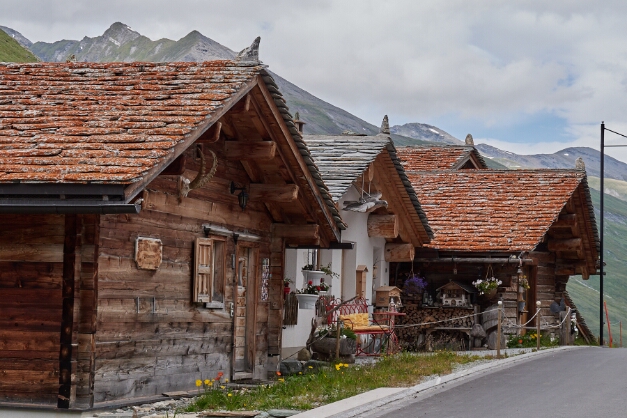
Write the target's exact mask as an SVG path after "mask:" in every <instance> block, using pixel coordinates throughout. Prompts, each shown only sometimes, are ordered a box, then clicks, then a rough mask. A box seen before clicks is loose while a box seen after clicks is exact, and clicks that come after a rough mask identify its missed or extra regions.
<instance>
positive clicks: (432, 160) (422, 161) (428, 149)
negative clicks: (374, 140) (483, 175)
mask: <svg viewBox="0 0 627 418" xmlns="http://www.w3.org/2000/svg"><path fill="white" fill-rule="evenodd" d="M397 152H398V156H399V158H400V159H401V161H402V163H403V167H404V168H405V170H406V171H425V170H454V169H457V168H460V167H461V166H463V165H464V164H465V163H466V162H467V161H468V160H470V159H471V157H474V159H475V160H476V161H477V162H478V163H479V165H480V168H483V169H486V168H488V166H487V165H486V163H485V160H484V159H483V157H482V156H481V154H480V153H479V151H477V150H476V148H475V147H473V146H463V145H434V146H432V145H425V146H416V147H399V148H397Z"/></svg>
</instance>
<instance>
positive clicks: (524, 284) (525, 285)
mask: <svg viewBox="0 0 627 418" xmlns="http://www.w3.org/2000/svg"><path fill="white" fill-rule="evenodd" d="M530 287H531V286H529V280H528V279H527V276H522V277H521V278H520V279H518V293H524V292H525V290H526V289H529V288H530Z"/></svg>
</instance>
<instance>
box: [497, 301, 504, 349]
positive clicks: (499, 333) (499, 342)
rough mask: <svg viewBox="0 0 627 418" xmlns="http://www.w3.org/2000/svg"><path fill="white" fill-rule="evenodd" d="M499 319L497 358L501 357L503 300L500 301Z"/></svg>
mask: <svg viewBox="0 0 627 418" xmlns="http://www.w3.org/2000/svg"><path fill="white" fill-rule="evenodd" d="M498 305H499V308H498V317H497V318H498V319H497V321H498V322H497V324H496V358H501V307H502V306H503V301H500V300H499V302H498Z"/></svg>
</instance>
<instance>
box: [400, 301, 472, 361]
mask: <svg viewBox="0 0 627 418" xmlns="http://www.w3.org/2000/svg"><path fill="white" fill-rule="evenodd" d="M404 312H405V313H406V314H407V315H406V316H401V317H399V320H398V321H397V322H396V326H397V328H396V335H397V336H398V339H399V341H400V343H401V347H403V349H405V350H408V351H419V350H424V349H425V348H426V341H427V335H428V334H429V333H430V331H434V329H435V328H470V327H472V325H473V323H474V321H473V317H472V316H468V315H471V314H472V312H473V311H472V310H470V309H463V308H423V307H421V306H419V305H405V309H404ZM460 317H466V318H461V319H453V320H451V321H446V322H438V323H436V324H429V325H420V326H411V327H407V328H405V327H404V326H405V325H414V324H424V323H428V322H437V321H443V320H446V319H451V318H460ZM447 332H449V331H448V330H446V331H438V334H439V333H447ZM450 334H456V335H457V334H459V332H458V331H455V330H450ZM455 338H457V336H456V337H455Z"/></svg>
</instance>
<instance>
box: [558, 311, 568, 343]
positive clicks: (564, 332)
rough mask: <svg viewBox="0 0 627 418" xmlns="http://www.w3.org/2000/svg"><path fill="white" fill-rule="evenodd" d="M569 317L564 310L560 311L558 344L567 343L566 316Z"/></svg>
mask: <svg viewBox="0 0 627 418" xmlns="http://www.w3.org/2000/svg"><path fill="white" fill-rule="evenodd" d="M567 316H568V317H570V315H566V311H562V312H560V316H559V318H560V323H561V325H560V345H568V331H567V330H566V322H567V321H566V317H567Z"/></svg>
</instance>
